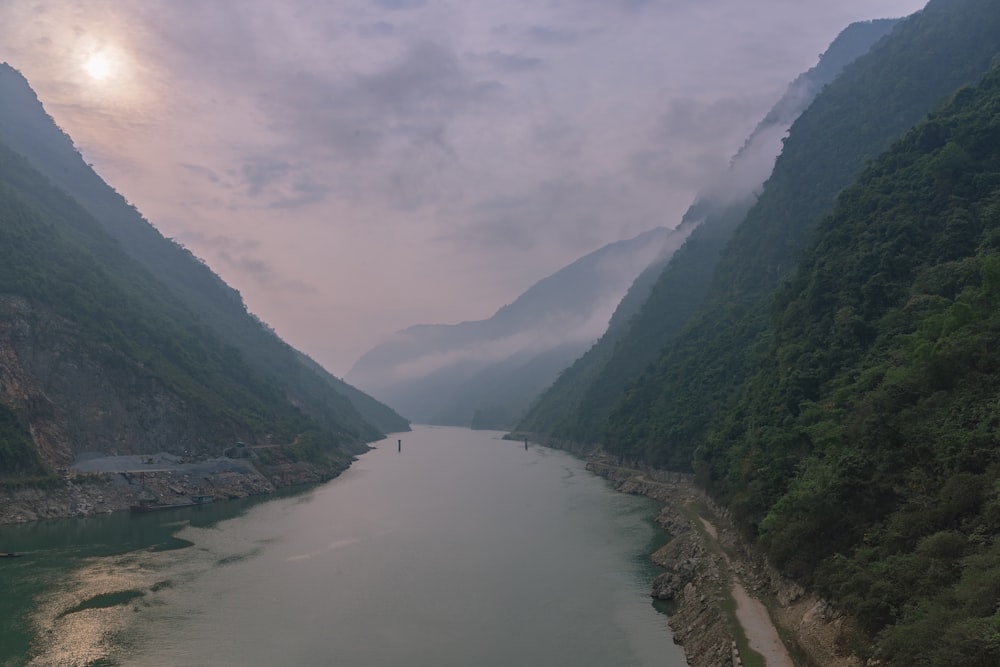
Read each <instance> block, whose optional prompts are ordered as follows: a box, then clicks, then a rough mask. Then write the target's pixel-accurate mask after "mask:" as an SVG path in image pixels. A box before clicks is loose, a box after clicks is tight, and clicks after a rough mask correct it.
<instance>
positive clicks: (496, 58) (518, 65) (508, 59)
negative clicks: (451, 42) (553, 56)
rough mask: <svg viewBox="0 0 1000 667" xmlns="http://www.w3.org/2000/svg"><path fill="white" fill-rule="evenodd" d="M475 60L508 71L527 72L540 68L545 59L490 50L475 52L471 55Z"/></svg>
mask: <svg viewBox="0 0 1000 667" xmlns="http://www.w3.org/2000/svg"><path fill="white" fill-rule="evenodd" d="M469 58H470V59H472V60H473V61H479V62H482V63H486V64H487V65H489V66H491V67H494V68H496V69H498V70H501V71H503V72H508V73H516V72H526V71H529V70H535V69H538V68H540V67H541V66H542V65H543V64H544V63H545V61H544V60H543V59H542V58H537V57H534V56H525V55H521V54H519V53H503V52H500V51H490V52H489V53H473V54H470V55H469Z"/></svg>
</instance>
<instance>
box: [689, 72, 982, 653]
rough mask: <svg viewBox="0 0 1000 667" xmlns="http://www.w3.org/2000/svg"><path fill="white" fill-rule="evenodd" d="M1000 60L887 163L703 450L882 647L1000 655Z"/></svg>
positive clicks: (836, 233)
mask: <svg viewBox="0 0 1000 667" xmlns="http://www.w3.org/2000/svg"><path fill="white" fill-rule="evenodd" d="M997 109H1000V70H994V71H993V72H992V73H991V74H990V75H989V76H987V78H986V79H985V80H984V81H983V83H982V84H981V85H979V86H978V87H976V88H964V89H962V90H960V91H959V92H958V93H957V94H956V95H955V97H954V99H953V101H952V102H951V103H950V104H949V105H948V106H947V107H946V108H944V109H943V110H942V111H940V112H938V113H935V114H933V115H932V116H931V117H930V118H929V119H928V120H927V121H925V122H923V123H921V124H920V125H918V126H917V127H916V128H915V129H914V130H913V131H911V132H909V133H908V134H907V135H906V136H905V138H904V139H902V140H901V141H900V142H899V143H897V144H896V145H895V146H894V147H893V148H892V149H891V150H890V151H889V152H888V153H886V154H885V155H884V156H882V157H880V158H879V159H878V160H876V161H875V162H873V163H872V164H871V166H869V167H868V168H867V169H866V170H865V172H864V173H863V174H862V176H861V177H860V179H859V181H858V183H857V184H856V185H854V186H852V187H851V188H849V189H848V190H846V191H845V192H844V193H843V194H842V195H841V196H840V197H839V198H838V202H837V206H836V208H835V209H834V211H833V213H832V215H830V216H828V217H826V218H825V219H824V220H823V221H822V222H821V223H820V225H819V227H818V229H817V230H816V232H817V233H816V235H815V240H814V241H813V242H812V243H811V245H810V246H809V247H808V249H807V250H806V251H805V253H804V256H803V259H802V262H801V263H800V265H799V267H798V270H797V272H796V273H795V275H794V276H793V277H792V278H791V280H790V281H789V282H788V283H786V284H785V285H784V286H783V288H782V289H781V290H780V292H779V293H778V295H777V297H776V300H775V306H774V309H773V311H772V312H773V313H774V316H773V317H772V318H770V323H769V327H768V334H767V336H766V342H764V343H762V344H761V346H762V347H763V348H765V349H766V353H765V354H762V355H759V356H757V357H755V369H754V374H753V377H751V378H750V380H749V381H748V382H747V383H746V384H745V385H744V386H743V388H742V390H741V392H740V396H741V398H740V400H739V402H738V404H737V405H736V406H734V407H733V408H732V409H731V410H730V411H729V413H728V414H727V415H726V416H725V419H723V420H720V423H717V424H716V426H715V428H714V429H713V433H712V437H711V438H710V439H709V441H708V443H707V444H706V445H705V446H704V447H703V449H702V450H701V451H700V454H699V467H700V468H701V470H702V473H703V474H704V476H705V477H706V478H709V479H711V480H712V485H713V487H714V489H715V490H716V492H717V493H719V494H720V495H721V496H722V497H724V498H726V499H727V501H728V502H729V503H730V505H731V506H732V507H733V508H734V510H735V512H736V514H737V516H738V517H739V519H740V520H741V522H742V523H743V524H744V526H745V527H746V528H747V529H748V530H750V531H751V532H753V533H756V534H758V535H759V539H760V542H761V544H762V545H763V546H764V547H765V548H767V550H768V553H769V555H770V557H771V560H772V562H773V563H775V564H776V565H778V566H780V567H781V568H782V569H783V570H784V571H786V572H788V573H790V574H792V575H794V576H796V577H797V578H799V579H800V580H802V581H805V582H808V583H811V584H813V585H816V586H818V587H819V588H820V589H821V590H823V591H824V592H825V593H826V595H828V596H830V597H831V598H832V599H833V600H835V601H836V602H837V603H839V604H841V605H843V606H844V607H845V608H847V609H848V610H849V611H850V612H851V613H852V614H853V615H854V617H855V618H856V619H857V620H858V622H859V624H860V629H861V631H862V632H863V633H864V635H865V637H866V639H867V640H869V641H873V643H874V644H875V646H876V647H877V650H876V651H874V652H873V653H872V654H869V655H866V656H864V657H874V658H876V659H878V660H879V661H880V664H886V665H914V664H921V665H956V664H962V665H993V664H1000V635H998V619H997V617H996V611H997V599H998V598H997V594H998V592H1000V548H998V542H997V536H998V535H1000V446H998V442H1000V440H998V436H1000V430H998V429H1000V413H998V411H997V399H998V397H1000V346H998V345H997V343H998V341H1000V309H998V306H1000V115H998V114H997Z"/></svg>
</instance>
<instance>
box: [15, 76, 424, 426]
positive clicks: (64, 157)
mask: <svg viewBox="0 0 1000 667" xmlns="http://www.w3.org/2000/svg"><path fill="white" fill-rule="evenodd" d="M0 141H2V142H4V143H6V144H7V145H8V146H10V147H11V148H12V149H14V150H15V151H17V152H18V153H20V154H21V155H23V156H24V157H26V158H27V159H28V162H29V163H30V164H31V165H32V166H33V167H34V168H35V169H37V170H38V171H40V172H41V173H42V174H44V175H45V176H46V177H47V178H48V179H50V180H51V181H52V183H53V184H55V185H56V186H57V187H59V188H61V189H63V190H64V191H65V192H67V193H68V194H69V195H70V196H71V197H73V198H74V199H75V200H76V201H77V202H78V203H79V205H80V206H81V207H82V208H83V209H84V210H86V211H87V212H88V213H89V214H90V215H91V216H93V218H94V219H96V220H97V221H98V223H99V224H100V225H101V226H102V227H103V228H104V229H105V230H106V231H107V232H108V234H110V235H111V236H112V237H113V238H114V239H115V240H116V241H117V242H118V243H119V245H120V247H121V248H122V250H123V251H124V252H125V253H126V254H127V255H129V256H130V257H131V258H133V259H135V260H137V261H138V262H139V263H141V264H142V265H143V266H144V267H146V269H147V270H149V271H150V272H152V273H153V274H154V275H155V276H156V277H157V279H158V280H159V281H160V282H161V283H162V284H163V285H164V286H165V287H166V288H167V289H169V290H170V291H171V292H172V293H173V294H174V295H175V296H176V297H177V298H178V299H179V300H180V301H181V302H182V303H183V304H184V305H185V306H186V308H187V309H188V310H190V311H191V312H193V313H196V314H197V315H198V317H199V318H200V320H201V322H202V323H203V324H204V325H205V326H206V327H207V328H208V329H209V330H212V331H213V332H214V333H215V334H216V335H217V336H219V337H220V338H222V339H225V340H226V341H227V342H229V343H230V344H232V345H234V346H235V347H236V348H237V349H238V350H239V351H240V352H241V353H242V354H243V355H244V358H245V359H246V361H247V363H248V364H250V365H251V366H253V367H254V368H255V369H256V371H257V372H258V373H260V374H262V375H265V376H267V377H269V378H270V379H271V381H272V382H275V383H277V384H278V385H279V386H280V387H281V388H282V389H283V391H284V392H286V393H287V395H288V396H289V397H291V398H292V399H293V400H294V401H295V402H296V403H297V404H298V405H300V406H301V407H302V409H303V410H304V411H306V412H307V413H308V414H310V415H311V416H312V417H313V418H314V419H316V420H318V421H319V422H320V423H323V424H325V425H326V426H328V427H330V428H339V427H341V426H346V427H347V428H349V429H351V430H354V431H357V432H359V433H360V432H362V431H364V432H366V433H367V435H366V437H367V438H369V439H373V438H376V437H377V436H378V435H379V432H390V431H399V430H406V429H407V428H408V427H409V426H408V423H407V421H406V420H404V419H403V418H401V417H400V416H399V415H397V414H395V413H394V412H393V411H392V410H391V409H389V408H388V407H386V406H385V405H382V404H380V403H378V402H377V401H375V400H374V399H372V398H371V397H370V396H367V395H365V394H363V393H361V392H360V391H357V390H356V389H354V388H353V387H351V386H349V385H347V384H346V383H344V382H342V381H341V380H339V379H337V378H335V377H334V376H332V375H331V374H329V373H328V372H326V371H325V370H324V369H322V368H321V367H320V366H319V365H318V364H316V363H315V362H313V361H311V360H307V359H305V358H304V357H303V355H301V354H300V353H299V352H298V351H296V350H294V349H293V348H292V347H291V346H289V345H288V344H286V343H285V342H284V341H282V340H281V339H280V338H278V336H277V335H276V334H275V333H274V332H273V331H271V330H270V329H269V328H268V327H266V326H263V325H262V323H261V322H260V321H259V320H258V319H257V318H255V317H253V316H252V315H251V314H250V313H248V312H247V309H246V305H245V304H244V303H243V299H242V297H241V296H240V293H239V292H238V291H236V290H234V289H233V288H231V287H230V286H229V285H227V284H225V283H224V282H223V281H222V279H221V278H219V277H218V276H217V275H216V274H215V273H214V272H213V271H212V270H211V269H210V268H209V267H208V266H206V265H205V264H204V263H203V262H201V261H199V260H198V259H197V258H196V257H194V255H192V254H191V253H190V252H189V251H188V250H187V249H185V248H183V247H182V246H180V245H178V244H176V243H174V242H173V241H172V240H170V239H166V238H164V237H163V236H162V235H161V234H160V232H159V231H157V230H156V228H155V227H153V226H152V225H151V224H150V223H149V222H148V221H147V220H145V219H144V218H143V217H142V215H140V213H139V212H138V211H137V210H136V209H135V208H134V207H133V206H131V205H130V204H128V203H127V202H126V201H125V199H124V198H123V197H122V196H121V195H119V194H118V193H117V192H116V191H115V190H114V189H113V188H111V187H110V186H109V185H108V184H107V183H105V182H104V181H103V180H101V178H100V177H99V176H98V175H97V174H96V173H94V171H93V170H92V169H91V168H90V167H89V166H88V165H87V164H86V163H85V162H84V161H83V158H82V157H81V156H80V154H79V153H77V152H76V149H75V148H74V146H73V143H72V141H71V139H70V138H69V137H68V136H66V135H65V134H64V133H63V132H62V131H61V130H60V129H59V128H58V127H57V126H56V125H55V123H54V122H53V121H52V119H51V118H50V117H48V115H46V114H45V111H44V109H43V108H42V106H41V103H40V102H39V101H38V99H37V97H36V96H35V94H34V92H33V91H32V90H31V88H30V87H29V85H28V82H27V81H25V80H24V78H23V77H22V76H21V75H20V74H19V73H18V72H17V71H15V70H14V69H12V68H11V67H10V66H8V65H6V64H0Z"/></svg>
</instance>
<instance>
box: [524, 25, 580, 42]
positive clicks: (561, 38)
mask: <svg viewBox="0 0 1000 667" xmlns="http://www.w3.org/2000/svg"><path fill="white" fill-rule="evenodd" d="M527 34H528V37H529V38H530V39H531V40H532V41H535V42H538V43H540V44H545V45H548V46H570V45H572V44H576V43H577V42H578V41H579V40H580V38H581V37H582V35H581V34H580V33H579V32H577V31H575V30H566V29H564V28H556V27H553V26H548V25H535V26H531V27H530V28H528V33H527Z"/></svg>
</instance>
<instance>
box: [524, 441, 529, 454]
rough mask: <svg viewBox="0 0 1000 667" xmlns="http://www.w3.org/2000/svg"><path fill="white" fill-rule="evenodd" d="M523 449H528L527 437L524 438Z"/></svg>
mask: <svg viewBox="0 0 1000 667" xmlns="http://www.w3.org/2000/svg"><path fill="white" fill-rule="evenodd" d="M524 449H525V451H527V450H528V439H527V438H525V439H524Z"/></svg>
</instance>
